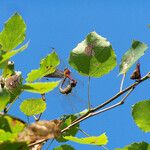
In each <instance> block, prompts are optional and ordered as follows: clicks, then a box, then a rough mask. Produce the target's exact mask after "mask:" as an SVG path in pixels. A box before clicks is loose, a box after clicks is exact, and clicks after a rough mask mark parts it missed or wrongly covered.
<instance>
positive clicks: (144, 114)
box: [132, 100, 150, 132]
mask: <svg viewBox="0 0 150 150" xmlns="http://www.w3.org/2000/svg"><path fill="white" fill-rule="evenodd" d="M132 116H133V119H134V121H135V123H136V125H137V126H138V127H139V128H140V129H141V130H143V131H144V132H150V100H144V101H141V102H138V103H136V104H135V105H134V106H133V110H132Z"/></svg>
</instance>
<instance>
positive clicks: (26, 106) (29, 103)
mask: <svg viewBox="0 0 150 150" xmlns="http://www.w3.org/2000/svg"><path fill="white" fill-rule="evenodd" d="M45 109H46V103H45V101H43V100H42V99H34V98H32V99H26V100H24V101H23V102H22V103H21V105H20V110H21V111H22V112H23V113H24V114H25V115H27V116H33V115H37V114H40V113H42V112H44V111H45Z"/></svg>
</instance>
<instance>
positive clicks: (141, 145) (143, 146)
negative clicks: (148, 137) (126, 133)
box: [115, 142, 150, 150]
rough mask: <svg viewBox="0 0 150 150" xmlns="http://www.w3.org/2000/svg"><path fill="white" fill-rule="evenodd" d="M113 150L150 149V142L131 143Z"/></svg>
mask: <svg viewBox="0 0 150 150" xmlns="http://www.w3.org/2000/svg"><path fill="white" fill-rule="evenodd" d="M115 150H150V144H148V143H146V142H141V143H133V144H130V145H128V146H125V147H124V148H116V149H115Z"/></svg>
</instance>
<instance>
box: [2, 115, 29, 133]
mask: <svg viewBox="0 0 150 150" xmlns="http://www.w3.org/2000/svg"><path fill="white" fill-rule="evenodd" d="M25 126H26V124H25V122H23V121H22V120H20V119H17V118H15V117H13V116H10V115H0V129H2V130H4V131H5V132H10V133H16V134H18V133H20V132H21V131H22V130H23V129H24V128H25Z"/></svg>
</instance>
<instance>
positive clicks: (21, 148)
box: [0, 141, 29, 150]
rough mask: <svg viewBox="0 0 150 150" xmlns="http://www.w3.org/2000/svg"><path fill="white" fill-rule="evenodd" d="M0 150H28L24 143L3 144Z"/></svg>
mask: <svg viewBox="0 0 150 150" xmlns="http://www.w3.org/2000/svg"><path fill="white" fill-rule="evenodd" d="M0 150H29V147H28V145H27V144H26V143H25V142H8V141H7V142H4V143H1V144H0Z"/></svg>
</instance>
